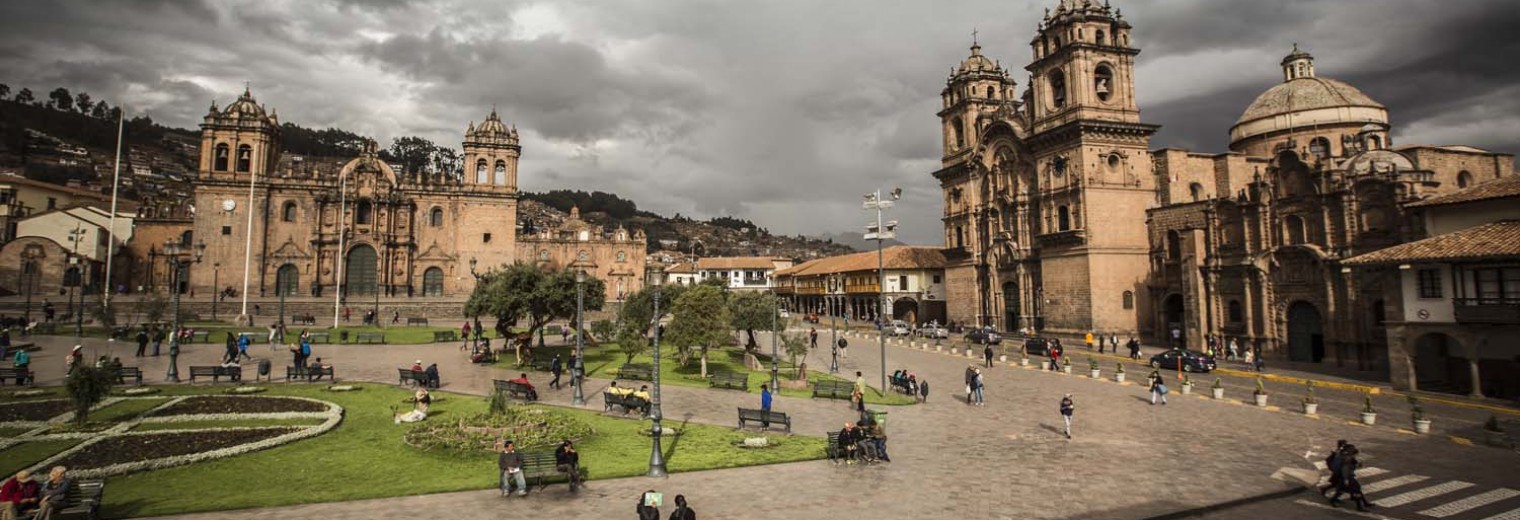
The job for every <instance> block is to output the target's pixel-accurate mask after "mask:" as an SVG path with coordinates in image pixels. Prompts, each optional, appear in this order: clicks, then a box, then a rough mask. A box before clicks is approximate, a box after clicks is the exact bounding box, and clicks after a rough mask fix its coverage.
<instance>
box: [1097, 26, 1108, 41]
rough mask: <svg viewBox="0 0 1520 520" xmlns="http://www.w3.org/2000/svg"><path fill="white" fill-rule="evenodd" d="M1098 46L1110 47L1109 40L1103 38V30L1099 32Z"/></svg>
mask: <svg viewBox="0 0 1520 520" xmlns="http://www.w3.org/2000/svg"><path fill="white" fill-rule="evenodd" d="M1098 45H1108V39H1106V38H1105V37H1104V36H1103V30H1102V29H1099V30H1098Z"/></svg>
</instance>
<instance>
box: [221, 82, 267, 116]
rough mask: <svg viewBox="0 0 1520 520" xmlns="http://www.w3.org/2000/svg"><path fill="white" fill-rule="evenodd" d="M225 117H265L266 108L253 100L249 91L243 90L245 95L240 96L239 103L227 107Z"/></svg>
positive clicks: (224, 112) (223, 112) (224, 111)
mask: <svg viewBox="0 0 1520 520" xmlns="http://www.w3.org/2000/svg"><path fill="white" fill-rule="evenodd" d="M222 114H223V115H228V116H242V117H253V118H259V117H264V107H261V106H259V104H258V103H257V102H255V101H254V100H253V94H252V93H250V92H249V91H248V89H243V95H242V96H238V99H237V101H235V102H233V103H232V104H231V105H227V109H226V110H223V111H222Z"/></svg>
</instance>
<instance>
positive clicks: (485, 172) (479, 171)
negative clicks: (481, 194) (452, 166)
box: [475, 159, 491, 184]
mask: <svg viewBox="0 0 1520 520" xmlns="http://www.w3.org/2000/svg"><path fill="white" fill-rule="evenodd" d="M489 182H491V170H490V167H489V166H486V160H485V159H481V160H479V161H475V184H486V183H489Z"/></svg>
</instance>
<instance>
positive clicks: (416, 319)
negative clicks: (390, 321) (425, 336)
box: [406, 316, 428, 327]
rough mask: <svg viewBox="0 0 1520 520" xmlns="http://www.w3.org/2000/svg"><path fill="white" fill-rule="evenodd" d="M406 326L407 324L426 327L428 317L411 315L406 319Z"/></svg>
mask: <svg viewBox="0 0 1520 520" xmlns="http://www.w3.org/2000/svg"><path fill="white" fill-rule="evenodd" d="M406 326H408V327H426V326H428V319H427V318H424V317H422V316H411V317H408V318H407V319H406Z"/></svg>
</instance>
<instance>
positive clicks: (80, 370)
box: [66, 363, 112, 426]
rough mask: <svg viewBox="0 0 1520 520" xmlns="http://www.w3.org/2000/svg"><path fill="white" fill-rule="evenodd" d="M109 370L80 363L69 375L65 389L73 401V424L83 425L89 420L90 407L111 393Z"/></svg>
mask: <svg viewBox="0 0 1520 520" xmlns="http://www.w3.org/2000/svg"><path fill="white" fill-rule="evenodd" d="M111 378H112V374H111V371H110V370H107V369H104V368H96V367H94V366H91V365H88V364H84V363H80V364H79V366H77V367H74V370H73V371H72V372H70V373H69V380H68V384H67V386H66V389H67V391H68V393H69V398H70V399H72V400H73V401H74V423H75V424H79V425H81V426H82V425H84V424H85V422H87V421H88V420H89V414H90V407H92V406H95V405H96V404H97V403H99V402H100V400H101V399H103V398H105V396H106V394H107V393H110V392H111Z"/></svg>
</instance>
